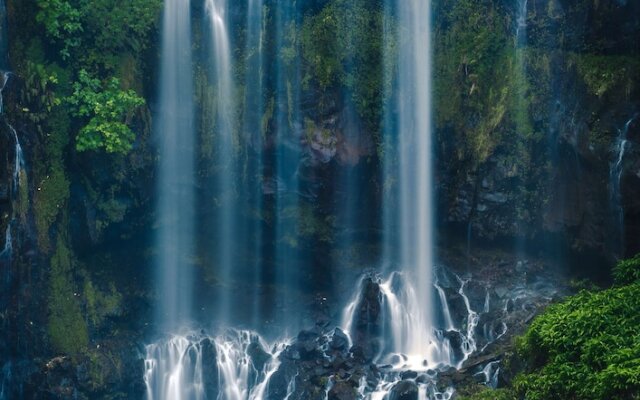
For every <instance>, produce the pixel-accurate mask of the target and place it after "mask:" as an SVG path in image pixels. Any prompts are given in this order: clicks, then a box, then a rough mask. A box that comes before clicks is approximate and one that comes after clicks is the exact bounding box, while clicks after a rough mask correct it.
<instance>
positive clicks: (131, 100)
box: [67, 70, 145, 153]
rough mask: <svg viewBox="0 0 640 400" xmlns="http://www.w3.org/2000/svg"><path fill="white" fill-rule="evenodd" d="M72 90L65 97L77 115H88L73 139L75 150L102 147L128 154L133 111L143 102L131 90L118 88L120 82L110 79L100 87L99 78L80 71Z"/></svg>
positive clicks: (143, 102)
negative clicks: (129, 123) (85, 123)
mask: <svg viewBox="0 0 640 400" xmlns="http://www.w3.org/2000/svg"><path fill="white" fill-rule="evenodd" d="M73 88H74V91H73V94H72V95H71V96H69V97H68V98H67V102H68V103H69V104H70V105H71V106H72V108H73V115H74V116H76V117H89V123H88V124H87V125H85V126H84V127H83V128H82V129H80V132H79V134H78V137H77V139H76V149H77V150H78V151H85V150H97V149H100V148H104V149H105V150H106V151H107V152H108V153H127V152H128V151H129V150H131V147H132V145H133V141H134V140H135V134H134V133H133V131H132V130H131V129H130V128H129V126H128V122H129V121H130V119H131V117H132V114H133V112H134V111H135V110H136V109H137V108H138V107H140V106H142V105H143V104H145V101H144V99H143V98H141V97H140V96H138V95H137V94H136V93H135V92H134V91H133V90H127V91H123V90H120V81H119V80H118V79H117V78H111V79H110V80H108V81H107V84H106V85H105V86H104V87H102V85H101V84H100V81H99V80H97V79H94V78H91V77H90V76H89V74H88V73H87V71H85V70H81V71H80V76H79V80H78V82H76V83H74V85H73Z"/></svg>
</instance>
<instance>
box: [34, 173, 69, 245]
mask: <svg viewBox="0 0 640 400" xmlns="http://www.w3.org/2000/svg"><path fill="white" fill-rule="evenodd" d="M68 198H69V181H68V180H67V177H66V175H65V172H64V170H63V169H62V168H61V167H60V166H56V167H55V168H54V169H53V170H52V171H51V172H50V173H49V175H47V176H46V177H45V178H44V179H43V180H42V181H41V182H40V183H39V185H38V187H37V188H36V192H35V198H34V212H35V222H36V229H37V231H38V246H39V247H40V249H41V250H44V251H47V250H48V249H49V247H50V239H49V233H50V232H49V230H50V228H51V225H52V224H53V223H54V222H55V221H56V219H57V217H58V214H59V213H60V210H61V209H62V208H63V207H65V206H66V202H67V199H68Z"/></svg>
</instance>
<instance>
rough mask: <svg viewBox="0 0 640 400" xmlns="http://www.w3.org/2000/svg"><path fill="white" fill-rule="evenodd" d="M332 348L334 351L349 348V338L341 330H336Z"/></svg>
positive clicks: (332, 338)
mask: <svg viewBox="0 0 640 400" xmlns="http://www.w3.org/2000/svg"><path fill="white" fill-rule="evenodd" d="M330 346H331V348H332V349H334V350H345V349H346V348H347V347H348V346H349V338H348V337H347V335H346V334H345V333H344V332H343V331H342V330H341V329H340V328H336V329H335V331H333V336H332V337H331V343H330Z"/></svg>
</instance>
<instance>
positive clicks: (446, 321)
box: [433, 282, 456, 331]
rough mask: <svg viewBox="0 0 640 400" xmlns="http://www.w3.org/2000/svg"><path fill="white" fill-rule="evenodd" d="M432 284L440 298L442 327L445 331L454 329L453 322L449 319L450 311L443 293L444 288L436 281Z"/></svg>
mask: <svg viewBox="0 0 640 400" xmlns="http://www.w3.org/2000/svg"><path fill="white" fill-rule="evenodd" d="M433 286H434V287H435V288H436V290H437V291H438V297H439V298H440V307H441V308H442V314H443V316H444V329H445V330H447V331H452V330H454V329H456V327H455V325H454V324H453V320H452V319H451V311H449V302H447V295H446V294H445V293H444V289H442V288H441V287H440V286H439V285H438V283H437V282H436V283H434V284H433Z"/></svg>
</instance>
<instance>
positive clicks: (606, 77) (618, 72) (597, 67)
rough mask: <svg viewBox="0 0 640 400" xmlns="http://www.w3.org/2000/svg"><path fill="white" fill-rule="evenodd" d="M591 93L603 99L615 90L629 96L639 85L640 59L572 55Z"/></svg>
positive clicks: (616, 56) (632, 57) (615, 56)
mask: <svg viewBox="0 0 640 400" xmlns="http://www.w3.org/2000/svg"><path fill="white" fill-rule="evenodd" d="M571 59H572V60H573V61H574V62H575V63H576V66H577V67H578V73H579V75H580V77H581V78H582V79H583V80H584V83H585V84H586V85H587V87H588V88H589V91H590V92H591V93H592V94H594V95H596V96H598V97H602V96H604V95H605V94H608V93H611V92H612V91H613V90H614V89H615V90H617V93H618V94H625V95H626V96H628V95H629V94H630V93H631V91H632V90H633V89H634V87H636V86H637V84H638V73H639V71H640V57H638V56H635V57H634V56H625V55H623V56H618V55H610V56H609V55H599V54H577V53H574V54H572V55H571Z"/></svg>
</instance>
